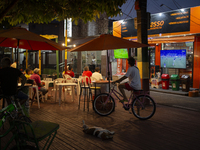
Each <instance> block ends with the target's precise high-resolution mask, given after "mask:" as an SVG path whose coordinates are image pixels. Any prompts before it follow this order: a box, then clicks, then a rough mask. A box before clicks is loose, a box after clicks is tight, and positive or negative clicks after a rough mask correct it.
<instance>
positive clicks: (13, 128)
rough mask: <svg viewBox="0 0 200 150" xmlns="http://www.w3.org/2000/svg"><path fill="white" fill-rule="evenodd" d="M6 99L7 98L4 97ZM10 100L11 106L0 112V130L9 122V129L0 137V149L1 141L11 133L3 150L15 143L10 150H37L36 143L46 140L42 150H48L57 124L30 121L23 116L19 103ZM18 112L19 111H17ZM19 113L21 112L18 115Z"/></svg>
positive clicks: (12, 99)
mask: <svg viewBox="0 0 200 150" xmlns="http://www.w3.org/2000/svg"><path fill="white" fill-rule="evenodd" d="M6 98H8V97H6ZM9 99H11V104H9V105H8V106H6V107H5V108H3V109H2V110H0V130H1V129H2V127H3V124H4V123H5V122H6V121H9V124H10V127H9V129H8V130H7V131H6V132H5V133H4V134H2V135H0V148H2V147H1V139H2V138H4V137H5V136H7V135H8V134H9V133H10V132H12V137H11V138H9V140H8V141H6V142H7V143H6V144H5V146H4V147H3V150H6V149H7V148H8V147H9V145H10V144H11V143H12V142H13V141H15V143H16V145H15V146H13V147H12V149H17V150H21V149H23V150H35V149H37V150H39V145H38V143H39V142H40V141H41V140H43V139H45V138H47V137H48V139H47V141H46V143H45V145H44V147H43V149H45V148H46V149H47V150H48V149H49V147H50V145H51V143H52V141H53V140H54V138H55V136H56V134H57V130H58V129H59V124H56V123H52V122H46V121H35V122H31V120H30V119H29V118H28V117H27V116H25V115H24V112H23V109H22V108H21V107H17V106H21V105H20V103H19V102H17V103H18V104H16V99H15V98H14V97H9ZM19 110H20V111H19ZM19 112H22V114H21V113H19ZM27 142H31V143H34V145H35V146H33V145H29V144H27Z"/></svg>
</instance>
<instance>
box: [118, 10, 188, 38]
mask: <svg viewBox="0 0 200 150" xmlns="http://www.w3.org/2000/svg"><path fill="white" fill-rule="evenodd" d="M185 31H190V8H187V9H184V10H182V9H179V10H175V11H170V12H165V13H158V14H152V15H151V22H150V29H148V35H153V34H160V33H174V32H185ZM132 36H137V29H135V28H134V19H129V20H124V21H123V22H122V24H121V37H122V38H123V37H132Z"/></svg>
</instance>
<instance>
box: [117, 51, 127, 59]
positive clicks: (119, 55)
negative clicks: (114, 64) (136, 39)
mask: <svg viewBox="0 0 200 150" xmlns="http://www.w3.org/2000/svg"><path fill="white" fill-rule="evenodd" d="M114 57H115V58H116V59H117V58H128V50H127V49H126V48H121V49H114Z"/></svg>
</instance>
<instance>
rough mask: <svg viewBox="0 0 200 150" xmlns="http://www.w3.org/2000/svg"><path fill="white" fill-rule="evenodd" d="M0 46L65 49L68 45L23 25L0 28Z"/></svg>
mask: <svg viewBox="0 0 200 150" xmlns="http://www.w3.org/2000/svg"><path fill="white" fill-rule="evenodd" d="M0 46H2V47H13V48H23V49H28V50H64V49H66V47H64V46H62V45H59V44H58V43H56V42H54V41H52V40H48V39H46V38H43V37H41V36H40V35H37V34H35V33H33V32H30V31H28V30H26V29H25V28H21V27H14V28H11V29H6V30H0Z"/></svg>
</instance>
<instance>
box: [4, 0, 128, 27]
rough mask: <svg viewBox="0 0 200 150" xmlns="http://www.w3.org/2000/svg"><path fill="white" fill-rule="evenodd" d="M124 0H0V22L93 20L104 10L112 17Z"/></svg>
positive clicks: (12, 23) (118, 11) (14, 23)
mask: <svg viewBox="0 0 200 150" xmlns="http://www.w3.org/2000/svg"><path fill="white" fill-rule="evenodd" d="M125 2H126V0H2V1H0V23H1V22H2V21H8V22H9V23H10V24H11V25H16V24H19V23H26V24H28V23H48V22H51V21H52V20H54V19H56V20H58V21H61V20H64V19H66V18H72V20H75V21H76V20H78V19H82V20H83V21H84V22H87V21H92V20H95V18H96V16H99V15H100V13H104V12H106V13H107V15H108V16H110V17H113V16H116V15H117V14H119V13H120V11H121V9H120V8H119V7H120V6H121V5H122V4H123V3H125Z"/></svg>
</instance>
